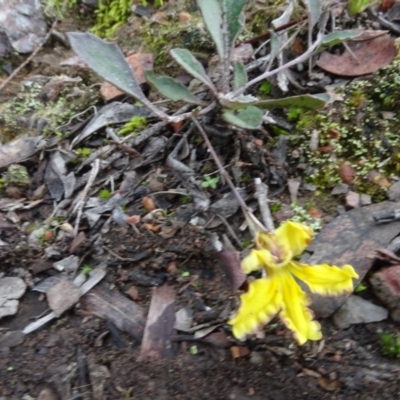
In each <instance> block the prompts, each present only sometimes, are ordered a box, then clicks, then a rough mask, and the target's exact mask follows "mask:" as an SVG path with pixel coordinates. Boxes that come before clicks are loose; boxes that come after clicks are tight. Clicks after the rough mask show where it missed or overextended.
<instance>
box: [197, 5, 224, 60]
mask: <svg viewBox="0 0 400 400" xmlns="http://www.w3.org/2000/svg"><path fill="white" fill-rule="evenodd" d="M197 6H198V7H199V9H200V11H201V14H202V15H203V20H204V23H205V24H206V27H207V29H208V31H209V32H210V34H211V37H212V38H213V40H214V43H215V46H216V47H217V52H218V55H219V57H220V59H221V60H222V59H223V58H224V42H223V36H222V10H221V6H220V3H219V1H218V0H197Z"/></svg>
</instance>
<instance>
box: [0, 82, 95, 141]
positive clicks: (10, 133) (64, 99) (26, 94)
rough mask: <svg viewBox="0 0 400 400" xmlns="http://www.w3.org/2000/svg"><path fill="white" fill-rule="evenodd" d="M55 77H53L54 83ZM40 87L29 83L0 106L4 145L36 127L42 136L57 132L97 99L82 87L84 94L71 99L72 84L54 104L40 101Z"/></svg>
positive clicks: (91, 91)
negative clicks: (40, 126) (38, 126)
mask: <svg viewBox="0 0 400 400" xmlns="http://www.w3.org/2000/svg"><path fill="white" fill-rule="evenodd" d="M57 79H58V78H57V77H55V78H54V80H57ZM42 88H43V84H39V83H32V84H30V85H25V86H23V88H22V90H21V91H20V92H19V93H18V94H17V96H15V97H14V98H13V99H11V100H10V101H8V102H5V103H3V104H0V141H1V142H7V141H9V140H12V139H14V138H15V137H17V136H18V135H20V134H26V133H32V134H35V133H36V132H35V130H36V125H39V124H43V126H44V128H43V131H42V132H43V133H44V134H50V133H54V132H58V135H59V134H60V131H59V130H58V129H57V127H60V126H61V125H64V124H66V123H68V122H69V121H70V120H71V119H73V118H74V116H75V114H77V113H79V112H81V111H82V110H85V109H87V108H88V107H89V106H91V105H93V104H94V103H95V102H97V100H98V98H99V97H98V96H99V95H98V94H97V93H95V92H94V90H92V89H89V88H87V87H85V86H84V85H81V90H82V91H83V92H84V95H82V96H79V97H72V98H71V97H70V96H69V95H70V94H71V91H72V90H73V86H72V85H67V86H65V87H64V88H63V89H62V90H61V92H60V94H59V96H58V98H57V99H56V100H55V101H51V100H50V101H47V102H45V101H42V100H41V99H40V94H41V91H42Z"/></svg>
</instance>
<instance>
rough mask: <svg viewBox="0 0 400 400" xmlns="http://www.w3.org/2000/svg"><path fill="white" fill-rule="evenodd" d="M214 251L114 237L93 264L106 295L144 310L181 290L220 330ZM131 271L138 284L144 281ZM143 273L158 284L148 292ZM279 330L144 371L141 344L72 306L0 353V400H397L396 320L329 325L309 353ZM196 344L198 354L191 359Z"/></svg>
mask: <svg viewBox="0 0 400 400" xmlns="http://www.w3.org/2000/svg"><path fill="white" fill-rule="evenodd" d="M21 239H23V237H22V238H21V237H20V236H19V237H18V239H17V240H18V241H19V243H20V241H21ZM207 242H208V239H207V237H205V236H204V235H203V234H202V233H199V232H196V229H195V228H193V227H190V226H189V227H188V226H186V227H184V228H183V229H182V230H181V231H180V232H179V233H178V234H177V235H176V236H175V237H174V238H172V239H168V240H164V241H163V242H162V243H160V241H159V238H156V239H155V238H154V236H153V235H150V234H148V233H147V234H146V233H144V232H142V233H141V234H140V235H136V234H134V233H132V232H129V231H126V230H125V229H121V228H118V229H116V228H114V229H112V231H111V232H109V234H107V235H105V237H104V240H103V241H102V243H98V244H96V248H95V249H94V252H93V253H94V254H93V255H92V256H91V257H93V258H91V262H92V263H96V262H102V263H105V264H106V265H107V272H108V274H107V276H106V283H105V285H106V286H107V287H114V286H116V287H117V288H116V289H114V290H119V291H120V292H122V293H124V292H125V291H126V290H128V289H129V287H131V286H132V285H135V287H136V288H137V289H138V300H137V303H138V304H139V305H140V306H143V307H144V308H145V309H147V308H148V306H149V301H150V295H151V288H150V287H149V285H151V284H152V283H154V281H157V280H158V281H159V283H164V282H167V283H168V284H170V285H172V286H173V287H174V288H175V289H176V291H177V292H178V297H177V305H178V308H179V307H182V306H186V307H189V308H191V309H193V311H194V320H195V321H196V323H197V324H202V323H205V322H209V321H218V320H219V317H220V315H223V314H224V310H225V313H226V307H227V305H228V306H229V305H231V304H234V303H233V301H234V300H233V296H232V293H231V292H230V291H229V288H228V287H227V285H226V276H225V275H224V273H223V270H222V268H221V265H220V264H219V263H218V262H216V261H215V259H214V257H213V254H212V252H210V251H207V250H208V249H207V246H208V243H207ZM102 247H103V249H104V248H105V247H106V248H108V249H110V248H111V249H113V252H114V253H115V254H117V255H118V256H120V257H121V258H123V259H129V258H130V259H132V260H134V259H135V257H137V258H138V259H140V258H143V260H142V261H138V262H131V261H121V260H118V259H116V258H115V257H114V256H113V255H110V254H107V253H106V252H104V250H103V249H102ZM193 249H196V250H193ZM143 252H146V253H145V254H143ZM96 253H100V254H102V255H101V256H98V255H96ZM188 254H189V257H188ZM188 258H190V259H189V260H188ZM35 261H40V257H38V258H37V259H35V255H34V254H27V255H26V256H25V257H24V258H22V257H20V256H18V255H16V256H15V257H12V255H10V254H7V255H4V254H3V255H2V258H1V262H2V269H3V270H4V267H5V266H6V268H7V269H13V268H21V267H22V268H26V267H29V266H30V265H32V264H35ZM173 262H176V263H177V264H178V265H185V267H184V268H185V269H187V271H188V272H190V277H188V278H182V277H181V274H180V273H178V272H177V271H174V270H172V271H171V272H168V270H166V268H165V266H166V265H171V263H173ZM172 265H173V264H172ZM132 272H135V273H139V274H141V275H140V276H139V277H141V279H142V280H138V276H137V275H132ZM49 273H50V274H55V273H54V272H51V271H50V272H49ZM142 275H144V276H145V277H148V278H149V279H151V280H152V281H151V282H150V283H148V282H147V283H146V282H144V281H143V277H142ZM42 276H43V275H42ZM129 276H130V277H131V278H129ZM193 276H197V277H199V279H197V280H196V282H197V284H196V285H190V284H189V285H188V283H189V282H190V281H191V279H192V278H191V277H193ZM199 282H201V284H199ZM143 284H145V286H143ZM182 289H183V290H182ZM205 306H207V307H209V308H210V309H209V310H206V307H205ZM46 309H47V304H46V302H45V301H43V299H40V294H39V293H37V292H31V293H28V294H27V295H25V296H24V298H23V300H22V303H21V306H20V309H19V312H18V314H17V316H16V317H10V318H8V319H7V320H6V321H3V322H2V329H6V330H11V331H18V330H19V329H23V328H24V327H25V326H26V325H27V324H28V323H29V322H30V321H31V320H32V318H34V317H36V316H39V315H40V314H41V313H42V312H44V311H45V310H46ZM275 322H276V323H274V324H272V325H271V326H270V327H268V328H267V331H266V335H265V337H264V338H260V339H253V340H251V341H248V342H246V343H235V342H234V340H233V339H232V337H231V336H230V334H229V328H228V327H227V326H226V325H225V326H224V325H223V326H222V327H221V328H218V332H220V334H221V337H220V338H219V337H217V338H216V339H215V340H214V341H213V343H211V344H210V343H202V342H201V341H195V340H193V339H189V340H186V341H185V340H180V341H177V342H176V346H175V348H174V353H175V356H174V357H173V358H171V359H167V360H164V361H161V362H151V361H150V362H148V361H140V360H139V358H138V356H139V349H140V342H139V341H138V340H134V339H133V338H132V337H131V336H129V335H127V334H125V333H123V332H121V331H120V330H118V329H117V328H116V327H115V326H113V325H112V323H110V322H105V321H104V320H102V319H99V318H96V317H92V316H85V311H84V309H82V308H80V307H77V308H76V309H75V310H74V311H72V312H69V313H67V314H65V315H63V317H62V318H61V319H60V320H57V321H56V322H54V323H52V324H49V325H47V326H46V327H45V328H43V329H41V330H40V331H39V332H34V333H31V334H29V335H27V336H26V337H25V339H24V341H23V343H21V344H18V345H17V346H15V347H12V348H6V347H2V349H1V350H2V356H1V358H0V365H1V367H0V371H1V372H0V374H1V376H0V382H1V384H0V388H1V391H0V393H1V395H2V396H3V397H4V398H5V399H25V398H37V396H38V395H39V393H41V391H43V390H44V388H47V389H48V390H49V391H50V392H51V396H52V397H51V396H50V397H41V398H46V399H47V398H50V399H58V398H60V399H75V398H82V399H91V398H98V397H94V395H93V393H94V392H96V391H97V393H102V396H103V397H101V398H104V399H128V398H132V399H170V398H174V399H209V398H215V399H285V398H290V399H348V398H355V399H376V398H382V399H396V398H398V396H399V395H400V387H399V383H398V376H399V373H400V366H399V363H398V362H396V361H390V359H388V358H386V357H384V356H383V355H382V351H381V348H380V340H379V336H378V333H377V332H379V331H385V332H389V331H395V330H396V327H395V326H394V325H393V324H391V323H390V322H385V323H379V324H369V325H358V326H357V325H356V326H353V327H351V328H349V329H346V330H337V329H335V328H334V327H333V325H332V324H331V322H330V321H329V320H325V321H323V322H322V325H323V332H324V340H323V342H321V343H310V344H307V345H306V346H303V347H298V346H297V345H296V344H295V343H294V342H293V340H292V338H291V335H290V334H289V333H288V332H287V331H286V330H285V328H284V327H283V326H282V325H281V323H280V322H279V321H275ZM193 345H195V346H196V347H195V348H196V350H197V351H196V354H193V351H191V348H193V347H192V346H193ZM232 346H234V348H235V349H236V348H239V349H240V351H239V353H237V352H235V351H233V350H232ZM238 354H239V355H238ZM27 396H31V397H27Z"/></svg>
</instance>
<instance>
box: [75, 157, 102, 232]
mask: <svg viewBox="0 0 400 400" xmlns="http://www.w3.org/2000/svg"><path fill="white" fill-rule="evenodd" d="M99 171H100V160H99V159H96V160H94V162H93V167H92V171H91V172H90V175H89V179H88V181H87V183H86V186H85V187H84V189H83V191H82V193H81V196H80V197H81V198H80V199H79V200H78V202H77V203H76V205H75V207H74V209H73V210H72V215H73V214H75V213H77V216H76V221H75V227H74V236H76V235H77V234H78V230H79V224H80V222H81V218H82V213H83V207H84V206H85V204H86V198H87V195H88V193H89V190H90V188H91V187H92V186H93V184H94V181H95V179H96V176H97V174H98V173H99Z"/></svg>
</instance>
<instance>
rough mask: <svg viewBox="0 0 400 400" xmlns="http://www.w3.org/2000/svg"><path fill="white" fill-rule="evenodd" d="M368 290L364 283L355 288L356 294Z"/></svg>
mask: <svg viewBox="0 0 400 400" xmlns="http://www.w3.org/2000/svg"><path fill="white" fill-rule="evenodd" d="M367 289H368V286H367V285H365V284H364V283H362V282H361V283H359V284H358V285H357V287H356V288H355V290H354V291H355V292H356V293H360V292H363V291H364V290H367Z"/></svg>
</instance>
